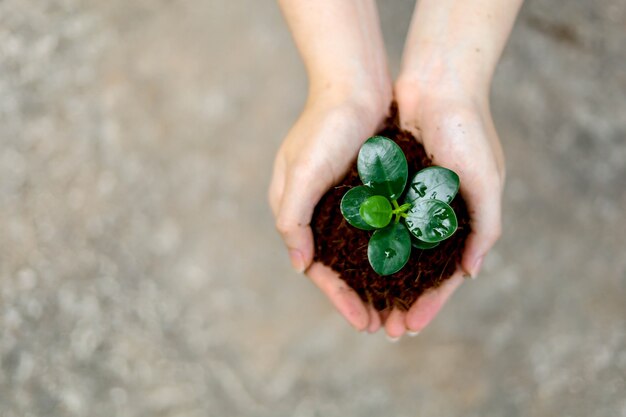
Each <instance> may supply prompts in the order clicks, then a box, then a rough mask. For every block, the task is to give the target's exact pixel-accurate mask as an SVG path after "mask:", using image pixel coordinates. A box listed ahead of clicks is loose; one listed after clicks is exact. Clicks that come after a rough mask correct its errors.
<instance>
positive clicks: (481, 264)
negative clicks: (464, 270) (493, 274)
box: [471, 256, 485, 279]
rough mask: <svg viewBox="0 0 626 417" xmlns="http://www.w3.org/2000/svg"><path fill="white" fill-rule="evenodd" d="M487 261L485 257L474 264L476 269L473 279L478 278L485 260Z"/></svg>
mask: <svg viewBox="0 0 626 417" xmlns="http://www.w3.org/2000/svg"><path fill="white" fill-rule="evenodd" d="M484 259H485V257H484V256H481V257H480V258H478V259H476V261H475V262H474V267H473V268H472V275H471V276H472V279H474V278H476V277H477V276H478V273H479V272H480V268H481V267H482V266H483V260H484Z"/></svg>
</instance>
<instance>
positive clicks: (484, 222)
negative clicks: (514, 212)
mask: <svg viewBox="0 0 626 417" xmlns="http://www.w3.org/2000/svg"><path fill="white" fill-rule="evenodd" d="M500 187H501V186H500V180H499V178H494V177H493V176H484V175H483V176H481V177H480V178H478V179H477V180H475V181H473V182H471V183H469V184H466V185H465V186H462V190H461V191H462V193H463V196H464V197H465V201H466V202H467V209H468V211H469V215H470V219H471V220H470V221H471V227H472V233H471V234H470V235H469V236H468V238H467V241H466V243H465V250H464V252H463V259H462V260H461V267H462V268H463V270H464V271H465V272H466V273H467V274H469V275H471V276H472V277H476V276H477V275H478V273H479V272H480V268H481V266H482V263H483V260H484V258H485V256H486V255H487V252H489V250H490V249H491V247H492V246H493V245H494V244H495V243H496V241H497V240H498V239H499V238H500V234H501V231H502V226H501V198H502V193H501V191H500V190H501V188H500Z"/></svg>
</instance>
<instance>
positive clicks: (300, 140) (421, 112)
mask: <svg viewBox="0 0 626 417" xmlns="http://www.w3.org/2000/svg"><path fill="white" fill-rule="evenodd" d="M407 84H408V85H407ZM419 87H420V85H419V83H413V82H406V83H405V82H403V81H399V82H398V83H397V84H396V86H395V97H396V99H397V102H398V108H399V112H400V119H401V123H402V126H403V127H404V128H406V129H408V130H410V131H412V132H413V133H414V134H415V136H416V137H417V138H419V139H420V140H422V141H423V144H424V146H425V148H426V150H427V152H428V154H429V155H432V156H433V162H434V163H435V164H436V165H440V166H444V167H446V168H449V169H452V170H454V171H456V172H457V173H458V174H459V177H460V180H461V193H462V195H463V197H464V198H465V200H466V202H467V204H468V210H469V213H470V217H471V228H472V233H471V235H470V236H469V237H468V240H467V243H466V246H465V251H464V254H463V257H462V261H461V264H460V265H459V266H458V269H457V271H456V272H455V274H454V275H453V276H452V277H451V278H450V279H449V280H448V281H446V282H445V284H443V285H442V286H440V287H439V288H436V289H433V290H430V291H429V292H427V293H425V294H424V295H422V296H421V297H420V298H419V299H418V300H417V301H416V302H415V303H414V304H413V305H412V306H411V307H410V308H409V310H408V311H401V310H399V309H393V310H392V311H387V312H378V311H376V310H375V309H374V308H373V306H371V305H366V304H365V303H364V302H363V301H362V300H361V299H360V298H359V296H358V295H357V293H356V292H355V291H354V290H352V289H351V288H350V287H349V286H348V285H347V284H346V283H345V282H344V281H343V280H341V279H340V277H339V275H338V274H337V273H336V272H334V271H332V270H331V269H330V268H329V267H327V266H325V265H322V264H320V263H313V262H312V260H313V255H314V243H313V234H312V231H311V228H310V226H309V224H310V222H311V217H312V214H313V210H314V208H315V205H316V204H317V202H318V201H319V200H320V198H321V197H322V196H323V194H324V193H325V192H326V191H327V190H328V189H329V188H330V187H332V186H334V185H336V184H337V183H338V182H339V181H340V180H341V179H342V178H343V177H344V175H345V174H346V173H347V171H348V170H349V169H350V167H351V165H352V164H353V163H354V160H355V158H356V155H357V153H358V151H359V148H360V147H361V145H362V144H363V142H364V141H365V140H366V139H367V138H368V137H370V136H372V135H373V134H374V133H375V132H376V131H377V129H379V128H380V127H381V123H382V122H383V121H384V119H385V117H386V116H387V113H388V110H389V104H390V100H391V94H390V93H388V92H387V91H379V92H374V93H375V94H377V95H378V97H371V96H370V95H369V94H365V95H364V96H365V98H366V99H360V97H359V96H360V94H361V93H362V90H361V91H359V90H356V93H355V94H354V95H347V96H346V97H336V96H335V94H334V93H333V92H332V91H327V92H325V93H320V94H315V95H314V96H311V97H309V100H308V102H307V104H306V107H305V109H304V111H303V112H302V114H301V116H300V118H299V119H298V121H297V122H296V123H295V125H294V126H293V128H292V129H291V131H290V132H289V133H288V135H287V138H286V139H285V141H284V142H283V144H282V146H281V147H280V150H279V151H278V154H277V157H276V161H275V165H274V174H273V178H272V182H271V186H270V192H269V200H270V205H271V207H272V210H273V212H274V215H275V217H276V227H277V229H278V231H279V232H280V234H281V235H282V237H283V240H284V242H285V244H286V246H287V249H288V253H289V257H290V259H291V262H292V264H293V267H294V268H295V269H296V270H297V271H299V272H304V273H306V274H307V275H308V276H309V277H310V278H311V280H312V281H313V282H314V283H315V285H317V286H318V287H319V289H320V290H321V291H322V292H323V293H324V294H326V296H327V297H328V298H329V299H330V301H331V302H332V304H333V305H334V306H335V307H336V308H337V310H338V311H339V312H340V313H341V314H342V315H343V316H344V317H345V318H346V320H347V321H348V322H349V323H350V324H351V325H352V326H354V327H355V328H356V329H358V330H366V331H368V332H370V333H374V332H376V331H378V330H379V329H380V327H381V326H384V328H385V331H386V333H387V335H388V336H389V337H390V338H392V339H397V338H399V337H400V336H402V335H403V334H404V333H405V332H409V334H415V333H417V332H419V331H421V330H422V329H423V328H424V327H425V326H426V325H428V323H429V322H430V321H431V320H432V319H433V318H434V317H435V315H436V314H437V312H438V311H439V310H440V309H441V307H442V306H443V304H444V303H445V302H446V300H447V299H448V298H449V297H450V295H451V294H452V293H453V291H454V290H455V289H456V288H457V287H458V286H459V285H460V284H461V282H462V281H463V277H466V276H471V277H475V276H476V275H477V274H478V273H479V271H480V268H481V264H482V262H483V259H484V257H485V255H486V254H487V252H488V251H489V249H490V248H491V247H492V245H493V244H494V243H495V242H496V240H497V239H498V237H499V236H500V230H501V227H500V201H501V192H502V185H503V181H504V165H503V155H502V150H501V147H500V144H499V141H498V137H497V134H496V131H495V128H494V125H493V122H492V119H491V115H490V111H489V108H488V102H487V100H486V97H483V98H482V99H480V98H478V97H454V96H445V95H444V96H440V95H438V94H437V93H436V92H430V91H424V92H422V91H416V89H418V90H419ZM365 88H367V87H365ZM337 210H339V208H337ZM338 213H339V212H338ZM338 215H339V214H338Z"/></svg>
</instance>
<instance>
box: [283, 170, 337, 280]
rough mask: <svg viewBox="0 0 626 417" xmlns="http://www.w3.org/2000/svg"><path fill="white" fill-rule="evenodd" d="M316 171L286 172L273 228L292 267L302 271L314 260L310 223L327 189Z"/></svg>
mask: <svg viewBox="0 0 626 417" xmlns="http://www.w3.org/2000/svg"><path fill="white" fill-rule="evenodd" d="M315 178H316V176H315V175H308V173H307V172H303V171H302V169H298V170H296V171H295V172H292V175H289V176H288V177H287V179H286V182H285V188H284V190H283V195H282V199H281V203H280V208H279V210H278V215H277V217H276V229H277V230H278V232H279V233H280V234H281V236H282V238H283V241H284V242H285V245H286V246H287V249H288V251H289V258H290V259H291V263H292V265H293V267H294V269H295V270H296V271H298V272H304V271H305V270H306V269H307V268H308V267H309V266H310V265H311V263H312V262H313V252H314V247H313V231H312V230H311V227H310V223H311V218H312V216H313V210H314V208H315V205H316V204H317V202H318V201H319V199H320V198H321V197H322V195H323V194H324V192H325V191H326V190H325V189H324V187H322V186H321V185H320V184H319V183H317V184H316V182H317V181H315Z"/></svg>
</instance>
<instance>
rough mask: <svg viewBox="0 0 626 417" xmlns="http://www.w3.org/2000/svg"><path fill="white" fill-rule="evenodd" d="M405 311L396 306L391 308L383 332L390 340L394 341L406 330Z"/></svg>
mask: <svg viewBox="0 0 626 417" xmlns="http://www.w3.org/2000/svg"><path fill="white" fill-rule="evenodd" d="M405 317H406V312H405V311H401V310H399V309H397V308H394V309H393V310H391V313H389V317H387V321H386V322H385V332H387V336H388V337H389V339H390V340H392V341H396V340H398V339H399V338H401V337H402V335H403V334H404V333H405V332H406V325H405Z"/></svg>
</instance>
